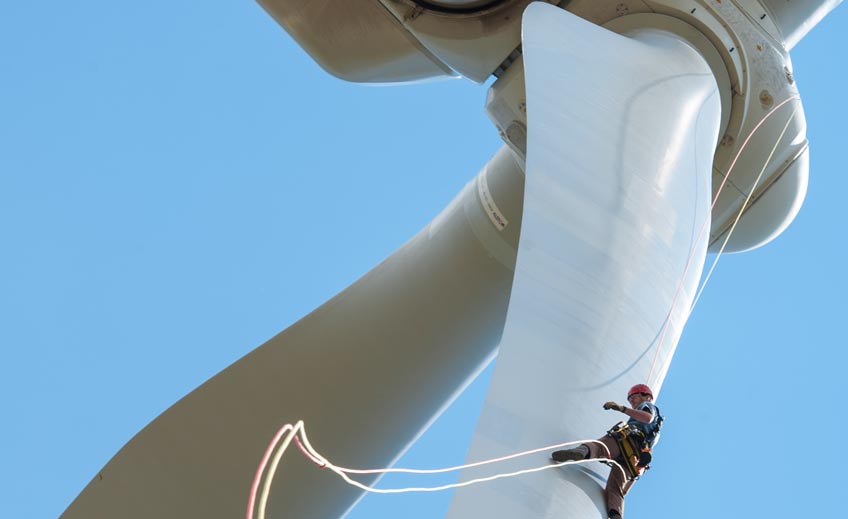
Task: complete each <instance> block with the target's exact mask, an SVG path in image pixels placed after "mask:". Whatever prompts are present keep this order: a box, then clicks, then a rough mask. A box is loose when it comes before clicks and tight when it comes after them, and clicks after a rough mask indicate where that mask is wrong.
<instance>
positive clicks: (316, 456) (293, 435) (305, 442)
mask: <svg viewBox="0 0 848 519" xmlns="http://www.w3.org/2000/svg"><path fill="white" fill-rule="evenodd" d="M286 433H287V434H286ZM292 440H295V441H296V442H297V444H298V446H299V447H300V449H301V451H302V452H303V454H304V455H306V456H307V457H308V458H309V459H310V460H311V461H312V462H313V463H315V464H316V465H318V466H320V467H323V468H327V469H330V470H331V471H332V472H334V473H335V474H337V475H338V476H339V477H340V478H342V480H344V481H345V482H346V483H348V484H349V485H352V486H354V487H356V488H359V489H361V490H364V491H366V492H371V493H375V494H402V493H408V492H439V491H442V490H449V489H453V488H461V487H467V486H471V485H476V484H480V483H485V482H488V481H494V480H496V479H503V478H511V477H516V476H521V475H524V474H531V473H535V472H541V471H543V470H549V469H553V468H558V467H562V466H565V465H577V464H583V463H589V462H592V461H601V462H606V463H610V464H613V465H615V467H617V468H618V470H621V471H622V473H623V474H626V472H625V470H624V468H623V467H622V466H621V465H620V464H619V463H618V462H616V461H615V460H613V459H611V456H610V451H609V448H608V447H607V446H606V445H605V444H604V443H603V442H600V441H598V440H579V441H571V442H564V443H558V444H554V445H549V446H546V447H541V448H538V449H532V450H528V451H523V452H518V453H514V454H509V455H507V456H503V457H500V458H493V459H489V460H484V461H478V462H474V463H468V464H465V465H457V466H454V467H448V468H442V469H410V468H384V469H350V468H346V467H340V466H338V465H335V464H333V463H331V462H330V461H329V460H328V459H327V458H326V457H324V456H323V455H321V454H320V453H319V452H318V451H317V450H315V448H314V447H312V445H311V444H310V442H309V438H308V436H307V434H306V428H305V426H304V424H303V421H298V422H297V423H296V424H295V425H291V424H286V425H284V426H283V427H282V428H280V430H279V431H278V433H277V434H276V436H275V437H274V439H273V440H272V442H271V445H269V446H268V449H267V451H266V457H265V458H264V459H263V461H262V463H261V464H260V467H259V470H258V471H257V474H256V478H257V479H256V480H255V481H254V484H253V486H252V488H251V496H250V499H249V500H248V510H247V519H253V504H254V503H255V493H256V491H257V489H258V481H259V478H261V477H262V473H263V472H264V468H265V464H266V462H267V458H268V454H267V453H269V452H272V451H273V450H274V449H276V453H275V454H274V457H273V459H272V461H271V464H270V466H269V467H268V471H267V473H265V475H264V484H263V485H262V492H261V495H260V498H259V506H258V510H257V512H258V513H257V519H265V511H266V508H267V503H268V497H269V495H270V491H271V483H272V482H273V479H274V476H275V475H276V473H277V469H278V466H279V463H280V460H281V459H282V457H283V455H284V454H285V452H286V450H287V449H288V448H289V446H290V445H291V442H292ZM586 443H596V444H598V445H601V446H603V448H604V450H605V451H606V453H607V457H606V458H591V459H585V460H574V461H564V462H558V463H550V462H547V463H546V464H545V465H543V466H539V467H534V468H528V469H522V470H517V471H514V472H506V473H499V474H495V475H492V476H487V477H481V478H477V479H472V480H468V481H463V482H458V483H451V484H447V485H440V486H432V487H406V488H375V487H372V486H369V485H365V484H363V483H360V482H359V481H356V480H355V479H352V478H351V477H350V476H349V474H385V473H390V472H391V473H409V474H440V473H445V472H455V471H457V470H462V469H467V468H473V467H480V466H484V465H489V464H492V463H499V462H502V461H506V460H510V459H515V458H519V457H522V456H528V455H531V454H537V453H539V452H543V451H551V450H553V449H557V448H561V447H567V446H571V445H579V444H586ZM277 445H279V447H277ZM615 467H614V468H615Z"/></svg>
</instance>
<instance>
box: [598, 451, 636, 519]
mask: <svg viewBox="0 0 848 519" xmlns="http://www.w3.org/2000/svg"><path fill="white" fill-rule="evenodd" d="M617 461H618V462H619V463H621V462H622V461H623V460H622V459H621V458H620V457H619V458H618V460H617ZM633 483H634V480H632V479H629V478H628V477H627V476H625V475H624V472H623V471H622V470H621V469H619V468H618V467H617V466H615V465H613V467H612V468H611V469H610V474H609V478H608V479H607V487H606V489H604V497H605V498H606V501H607V513H608V514H609V516H610V517H613V518H616V519H618V518H617V517H616V515H615V514H618V517H623V516H624V496H626V495H627V492H628V491H629V490H630V487H631V486H633Z"/></svg>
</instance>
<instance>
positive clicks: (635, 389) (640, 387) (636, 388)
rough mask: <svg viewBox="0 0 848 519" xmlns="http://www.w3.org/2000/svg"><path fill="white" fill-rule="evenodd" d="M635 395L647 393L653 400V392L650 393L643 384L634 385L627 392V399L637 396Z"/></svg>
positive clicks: (649, 389)
mask: <svg viewBox="0 0 848 519" xmlns="http://www.w3.org/2000/svg"><path fill="white" fill-rule="evenodd" d="M637 393H647V394H649V395H651V398H654V392H653V391H651V388H649V387H648V386H646V385H645V384H636V385H635V386H633V387H631V388H630V391H628V392H627V398H630V397H631V396H633V395H635V394H637Z"/></svg>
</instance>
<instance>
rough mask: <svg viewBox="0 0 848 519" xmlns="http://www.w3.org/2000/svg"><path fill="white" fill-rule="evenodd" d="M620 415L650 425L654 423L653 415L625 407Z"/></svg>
mask: <svg viewBox="0 0 848 519" xmlns="http://www.w3.org/2000/svg"><path fill="white" fill-rule="evenodd" d="M622 413H624V414H626V415H627V416H629V417H630V418H633V419H636V420H639V421H640V422H643V423H651V422H653V421H654V413H649V412H648V411H640V410H639V409H631V408H629V407H625V408H624V411H622Z"/></svg>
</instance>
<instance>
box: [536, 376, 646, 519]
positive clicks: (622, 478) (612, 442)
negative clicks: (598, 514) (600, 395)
mask: <svg viewBox="0 0 848 519" xmlns="http://www.w3.org/2000/svg"><path fill="white" fill-rule="evenodd" d="M653 400H654V393H653V392H652V391H651V388H650V387H648V386H647V385H645V384H636V385H635V386H633V387H632V388H630V391H628V392H627V401H628V402H629V403H630V407H627V406H623V405H620V404H617V403H615V402H607V403H605V404H604V409H607V410H613V411H618V412H620V413H624V414H626V415H627V416H628V417H629V420H628V421H627V424H626V425H625V424H623V423H622V424H620V426H618V427H613V429H611V430H610V431H609V432H608V433H607V434H606V435H605V436H604V437H603V438H599V439H598V442H600V443H602V444H603V445H600V444H599V443H595V442H591V443H584V444H581V445H580V446H578V447H576V448H573V449H568V450H561V451H556V452H554V453H552V454H551V458H553V460H554V461H556V462H559V463H561V462H564V461H577V460H585V459H598V458H600V459H610V460H613V461H615V462H616V463H618V465H612V470H610V475H609V478H608V479H607V486H606V489H605V490H604V497H605V499H606V507H607V517H608V518H609V519H621V518H622V517H623V515H624V496H625V495H626V494H627V491H628V490H630V487H631V486H633V483H634V482H635V481H636V479H637V478H638V477H639V475H640V474H641V473H642V472H643V471H644V470H645V468H647V465H648V463H649V462H650V449H651V447H653V446H654V445H655V444H656V443H657V440H658V439H659V432H660V427H661V426H662V416H661V415H660V411H659V409H658V408H657V406H656V405H654V403H653ZM622 442H629V443H628V445H624V444H623V443H622ZM604 447H606V448H604ZM623 450H624V451H627V450H630V451H631V453H633V452H634V451H635V453H637V454H636V456H637V458H633V457H631V459H629V460H628V459H625V455H624V453H623V452H622V451H623Z"/></svg>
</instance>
